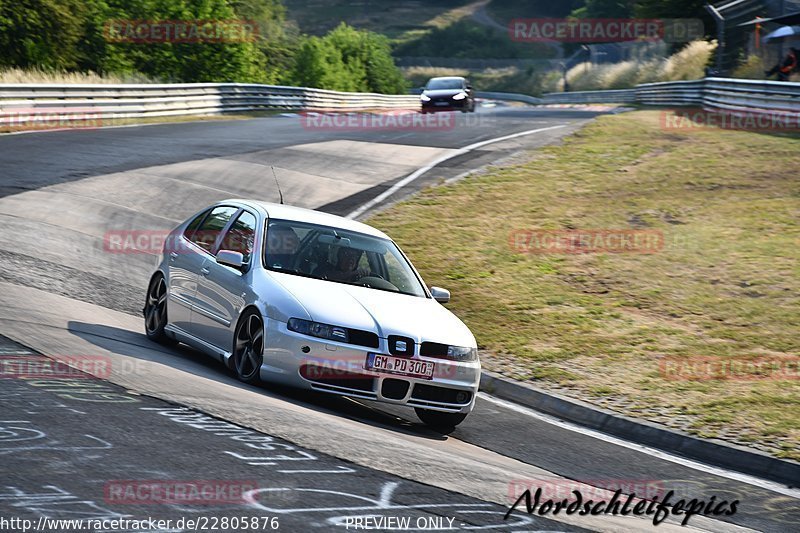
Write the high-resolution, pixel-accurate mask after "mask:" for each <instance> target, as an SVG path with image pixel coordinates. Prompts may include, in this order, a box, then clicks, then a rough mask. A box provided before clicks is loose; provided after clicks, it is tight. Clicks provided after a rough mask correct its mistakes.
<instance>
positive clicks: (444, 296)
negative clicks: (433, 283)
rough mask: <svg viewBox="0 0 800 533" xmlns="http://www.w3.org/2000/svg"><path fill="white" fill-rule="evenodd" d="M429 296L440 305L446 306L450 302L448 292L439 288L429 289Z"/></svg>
mask: <svg viewBox="0 0 800 533" xmlns="http://www.w3.org/2000/svg"><path fill="white" fill-rule="evenodd" d="M431 296H433V299H434V300H436V301H437V302H439V303H440V304H446V303H447V302H449V301H450V291H448V290H447V289H443V288H441V287H431Z"/></svg>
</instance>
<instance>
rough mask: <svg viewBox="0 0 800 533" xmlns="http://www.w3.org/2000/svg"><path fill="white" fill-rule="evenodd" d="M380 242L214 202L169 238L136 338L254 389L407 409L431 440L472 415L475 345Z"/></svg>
mask: <svg viewBox="0 0 800 533" xmlns="http://www.w3.org/2000/svg"><path fill="white" fill-rule="evenodd" d="M449 299H450V294H449V292H448V291H446V290H444V289H440V288H437V287H431V288H430V289H428V288H427V287H426V286H425V284H424V283H423V281H422V278H421V277H420V275H419V273H418V272H417V271H416V270H415V269H414V267H413V266H412V265H411V262H410V261H409V260H408V259H407V258H406V256H405V255H404V254H403V252H402V251H401V250H400V249H399V248H398V246H397V245H396V244H395V243H394V242H393V241H392V240H391V239H390V238H389V237H387V236H386V235H385V234H384V233H382V232H380V231H378V230H376V229H374V228H372V227H370V226H367V225H366V224H362V223H359V222H355V221H352V220H348V219H345V218H342V217H338V216H334V215H329V214H325V213H320V212H318V211H312V210H308V209H300V208H296V207H289V206H286V205H278V204H271V203H265V202H259V201H250V200H226V201H223V202H219V203H217V204H215V205H213V206H211V207H209V208H207V209H204V210H203V211H202V212H200V213H197V214H195V215H194V216H192V217H191V218H189V219H188V220H187V221H185V222H184V223H183V224H181V225H179V226H178V227H177V228H175V229H174V230H173V231H172V232H171V233H170V234H169V236H168V238H167V240H166V244H165V245H164V250H163V252H162V254H161V255H160V256H159V259H158V266H157V268H156V271H155V273H154V274H153V276H152V278H151V280H150V284H149V287H148V289H147V297H146V303H145V307H144V310H143V311H144V317H145V331H146V333H147V336H148V337H149V338H150V339H152V340H154V341H158V342H162V343H174V342H178V341H179V342H183V343H186V344H188V345H191V346H193V347H195V348H197V349H199V350H201V351H203V352H205V353H207V354H209V355H211V356H213V357H215V358H217V359H219V360H220V361H221V362H222V363H224V364H225V365H226V366H227V367H228V368H230V369H231V370H232V371H233V372H234V373H235V374H236V376H237V377H238V378H239V379H240V380H241V381H243V382H245V383H257V382H260V381H262V380H263V381H268V382H277V383H281V384H286V385H291V386H296V387H301V388H305V389H313V390H316V391H322V392H328V393H333V394H338V395H343V396H349V397H353V398H361V399H365V400H377V401H380V402H386V403H391V404H396V405H405V406H409V407H414V408H415V410H416V412H417V416H419V418H420V419H421V420H422V421H423V422H425V423H426V424H428V425H430V426H433V427H436V428H438V429H448V428H454V427H455V426H456V425H457V424H459V423H460V422H462V421H463V420H464V418H466V416H467V414H468V413H469V412H470V411H472V409H473V407H474V405H475V394H476V392H477V390H478V383H479V378H480V362H479V361H478V355H477V345H476V343H475V337H473V335H472V333H471V332H470V331H469V329H468V328H467V327H466V326H465V325H464V324H463V323H462V322H461V320H459V319H458V318H457V317H456V316H455V315H453V314H452V313H451V312H450V311H448V310H447V309H445V308H444V307H443V306H442V305H441V304H442V303H446V302H447V301H448V300H449Z"/></svg>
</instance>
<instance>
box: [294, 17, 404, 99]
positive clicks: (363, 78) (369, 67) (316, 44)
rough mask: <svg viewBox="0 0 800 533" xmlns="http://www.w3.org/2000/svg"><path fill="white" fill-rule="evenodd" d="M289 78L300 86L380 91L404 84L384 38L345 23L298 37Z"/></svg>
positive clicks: (388, 91)
mask: <svg viewBox="0 0 800 533" xmlns="http://www.w3.org/2000/svg"><path fill="white" fill-rule="evenodd" d="M289 82H290V83H293V84H296V85H300V86H303V87H317V88H319V89H330V90H335V91H357V92H377V93H384V94H402V93H405V92H406V90H407V88H408V87H407V84H406V82H405V80H404V79H403V75H402V73H401V72H400V69H398V68H397V67H396V66H395V64H394V59H392V55H391V51H390V49H389V42H388V40H387V39H386V38H385V37H384V36H382V35H378V34H376V33H372V32H370V31H359V30H356V29H354V28H352V27H350V26H348V25H347V24H345V23H342V24H340V25H339V26H337V27H336V28H335V29H333V30H331V31H330V32H329V33H328V34H327V35H325V36H324V37H307V38H305V39H304V40H303V41H302V43H301V45H300V49H299V51H298V52H297V55H296V56H295V60H294V66H293V67H292V71H291V75H290V77H289Z"/></svg>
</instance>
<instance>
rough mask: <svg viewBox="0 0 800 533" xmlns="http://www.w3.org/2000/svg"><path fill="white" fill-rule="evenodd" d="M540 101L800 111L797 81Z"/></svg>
mask: <svg viewBox="0 0 800 533" xmlns="http://www.w3.org/2000/svg"><path fill="white" fill-rule="evenodd" d="M542 100H543V101H544V103H546V104H550V103H553V104H555V103H559V104H584V103H638V104H644V105H658V106H700V107H703V108H707V109H712V110H719V111H725V112H731V113H737V112H741V113H744V112H747V113H800V83H792V82H783V81H758V80H740V79H733V78H704V79H701V80H692V81H670V82H661V83H646V84H643V85H637V86H636V87H635V88H634V89H625V90H615V91H580V92H570V93H548V94H545V95H544V97H543V98H542Z"/></svg>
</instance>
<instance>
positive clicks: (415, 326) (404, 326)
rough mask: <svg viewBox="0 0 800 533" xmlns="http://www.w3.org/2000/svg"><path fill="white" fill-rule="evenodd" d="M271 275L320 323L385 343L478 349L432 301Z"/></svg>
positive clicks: (464, 328)
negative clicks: (406, 340) (401, 340)
mask: <svg viewBox="0 0 800 533" xmlns="http://www.w3.org/2000/svg"><path fill="white" fill-rule="evenodd" d="M270 275H272V277H273V279H275V281H277V282H278V283H279V284H280V285H281V286H283V287H284V289H286V290H287V291H288V292H289V293H291V295H292V296H293V297H294V298H295V299H296V300H297V301H298V303H300V305H302V306H303V307H304V308H305V309H306V311H307V312H308V314H309V315H310V319H311V320H314V321H315V322H322V323H324V324H333V325H337V326H344V327H348V328H355V329H361V330H366V331H375V332H377V333H378V335H379V336H380V337H383V338H386V337H388V336H389V335H404V336H407V337H411V338H412V339H414V340H415V341H416V342H423V341H431V342H440V343H443V344H450V345H454V346H468V347H474V346H476V344H475V337H474V336H473V335H472V333H471V332H470V331H469V329H468V328H467V326H465V325H464V323H463V322H461V320H459V318H458V317H457V316H455V315H454V314H453V313H451V312H450V311H448V310H447V309H445V308H444V307H443V306H442V305H441V304H440V303H439V302H437V301H436V300H433V299H432V298H420V297H416V296H409V295H405V294H399V293H395V292H388V291H382V290H378V289H370V288H367V287H358V286H355V285H348V284H346V283H336V282H333V281H324V280H318V279H311V278H306V277H302V276H295V275H292V274H283V273H278V272H270Z"/></svg>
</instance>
